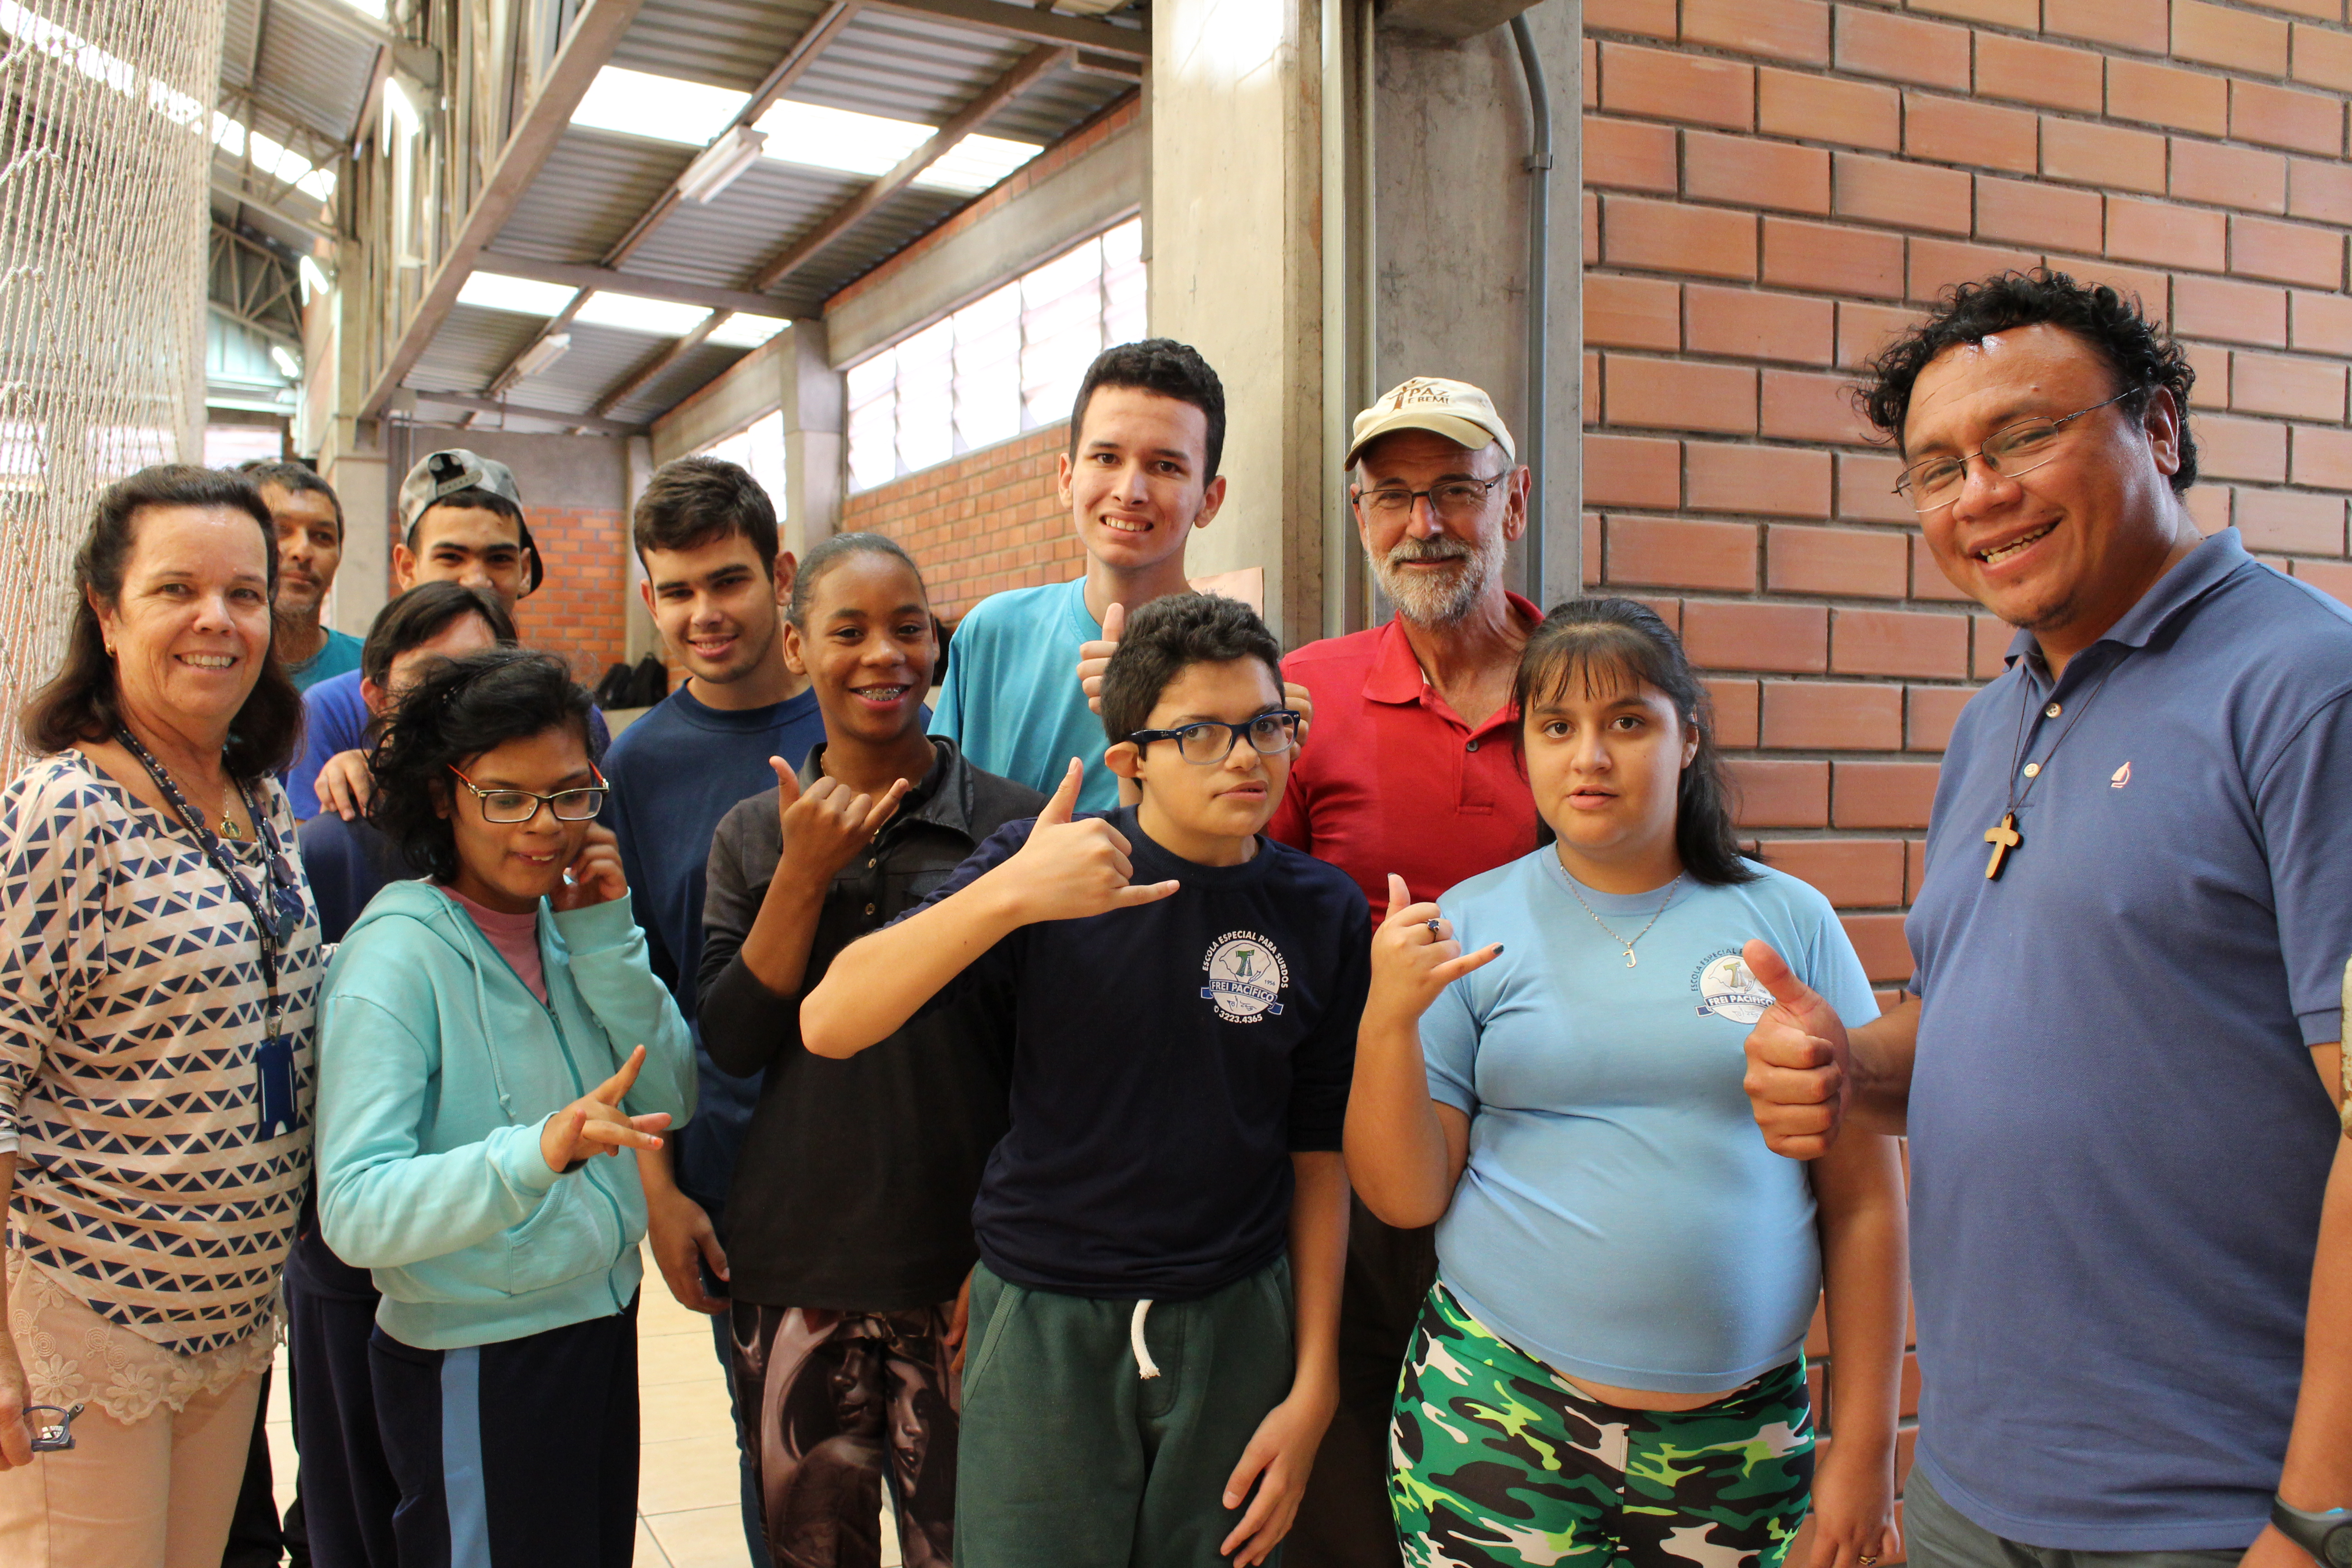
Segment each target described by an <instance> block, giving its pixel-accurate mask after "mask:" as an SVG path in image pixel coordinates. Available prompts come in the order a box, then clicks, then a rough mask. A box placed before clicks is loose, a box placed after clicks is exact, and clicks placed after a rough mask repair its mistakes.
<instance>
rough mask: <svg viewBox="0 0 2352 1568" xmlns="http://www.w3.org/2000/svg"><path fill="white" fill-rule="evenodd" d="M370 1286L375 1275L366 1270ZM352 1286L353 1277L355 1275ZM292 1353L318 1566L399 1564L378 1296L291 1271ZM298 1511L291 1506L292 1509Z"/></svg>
mask: <svg viewBox="0 0 2352 1568" xmlns="http://www.w3.org/2000/svg"><path fill="white" fill-rule="evenodd" d="M358 1281H359V1284H360V1285H361V1286H362V1287H365V1286H366V1285H367V1276H366V1275H365V1274H363V1273H362V1274H360V1275H359V1276H358ZM346 1284H348V1281H346ZM286 1309H287V1317H288V1325H287V1335H286V1337H287V1359H288V1361H289V1363H290V1364H291V1366H292V1368H293V1371H294V1388H293V1395H294V1399H293V1405H294V1440H295V1443H296V1444H297V1446H298V1447H299V1448H300V1450H301V1455H302V1464H301V1470H300V1475H299V1483H298V1484H299V1487H300V1490H301V1497H300V1500H299V1503H298V1505H297V1506H299V1508H300V1509H301V1510H302V1523H303V1530H304V1532H305V1534H306V1535H307V1536H308V1537H309V1540H310V1559H311V1561H312V1562H314V1563H317V1564H318V1568H394V1563H396V1562H397V1561H398V1558H397V1556H396V1554H395V1552H394V1547H393V1536H392V1512H393V1510H394V1507H395V1506H397V1505H398V1503H399V1501H400V1484H399V1483H398V1482H397V1481H395V1480H394V1479H393V1474H392V1466H391V1464H390V1462H389V1461H388V1460H386V1459H385V1458H384V1457H383V1438H382V1437H381V1436H379V1435H378V1434H377V1431H376V1397H375V1379H374V1374H373V1371H372V1370H371V1367H370V1364H369V1359H368V1341H369V1339H370V1338H371V1337H372V1336H373V1333H374V1331H375V1298H374V1296H373V1290H372V1289H370V1290H369V1292H368V1293H367V1294H364V1295H363V1294H362V1293H361V1291H360V1290H358V1289H348V1288H346V1289H326V1288H322V1287H320V1285H318V1284H316V1283H315V1282H313V1281H312V1280H311V1279H310V1276H309V1275H308V1274H306V1273H305V1272H303V1271H302V1270H300V1269H297V1268H289V1269H288V1270H287V1271H286ZM290 1513H291V1510H289V1516H290Z"/></svg>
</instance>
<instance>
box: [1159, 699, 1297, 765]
mask: <svg viewBox="0 0 2352 1568" xmlns="http://www.w3.org/2000/svg"><path fill="white" fill-rule="evenodd" d="M1221 731H1222V735H1223V739H1222V742H1221V741H1220V732H1221ZM1244 735H1246V736H1248V737H1249V743H1250V746H1251V749H1253V750H1254V751H1255V752H1257V754H1258V755H1259V756H1261V757H1271V756H1276V755H1278V754H1280V753H1281V752H1286V751H1288V750H1290V748H1291V747H1292V746H1294V745H1296V744H1297V741H1298V715H1297V713H1296V712H1294V711H1292V710H1290V709H1287V708H1276V709H1272V710H1268V711H1266V712H1264V713H1261V714H1259V715H1258V716H1257V717H1256V718H1255V719H1253V720H1251V721H1249V722H1248V723H1246V724H1228V723H1226V722H1224V721H1223V720H1221V719H1203V720H1202V721H1200V722H1199V723H1197V724H1184V725H1181V726H1179V727H1178V728H1176V729H1173V730H1138V731H1135V733H1133V734H1132V735H1129V737H1128V739H1129V740H1130V741H1132V742H1135V743H1136V744H1137V745H1139V746H1149V745H1150V744H1151V742H1154V741H1173V742H1176V754H1177V755H1178V756H1180V757H1181V758H1183V759H1184V760H1185V761H1186V762H1188V763H1201V764H1202V766H1204V767H1206V766H1210V765H1212V764H1214V763H1222V762H1223V761H1224V760H1225V759H1226V758H1227V757H1230V756H1232V755H1233V754H1234V747H1235V746H1237V745H1239V744H1241V742H1242V737H1243V736H1244Z"/></svg>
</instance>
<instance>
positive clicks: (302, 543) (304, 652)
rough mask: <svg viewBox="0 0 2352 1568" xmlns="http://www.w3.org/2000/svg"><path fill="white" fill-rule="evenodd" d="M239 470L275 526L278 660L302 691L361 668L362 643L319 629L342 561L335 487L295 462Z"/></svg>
mask: <svg viewBox="0 0 2352 1568" xmlns="http://www.w3.org/2000/svg"><path fill="white" fill-rule="evenodd" d="M237 472H239V473H241V474H243V475H244V476H245V477H246V478H247V479H251V480H252V481H253V488H254V489H257V490H259V491H260V492H261V501H262V504H263V505H264V506H267V507H268V509H269V518H270V521H272V522H274V523H276V524H277V525H278V596H277V598H276V599H274V600H273V601H271V606H272V607H273V608H274V609H276V610H277V612H278V636H277V638H276V641H277V644H278V658H279V659H280V660H281V661H283V662H284V664H285V666H286V673H287V674H288V675H289V676H290V677H291V678H292V679H293V681H294V689H296V690H298V691H308V690H310V688H312V687H313V686H316V685H317V684H318V683H319V682H320V681H322V680H325V679H328V678H329V677H331V676H337V675H341V674H344V673H345V672H347V671H350V670H354V669H357V668H359V667H360V639H359V638H358V637H353V636H352V634H351V633H349V632H339V631H337V630H336V629H335V628H334V627H332V626H322V625H321V624H320V619H319V616H320V611H321V610H322V609H323V608H324V607H325V605H326V603H327V595H328V594H329V593H330V592H331V590H332V589H333V588H334V586H335V572H336V569H337V568H338V567H340V566H341V565H342V563H343V503H342V501H341V500H340V499H339V498H338V497H337V496H336V494H335V492H334V489H333V487H331V486H330V485H329V484H328V483H327V481H326V480H324V479H320V477H319V476H318V473H317V472H316V471H315V470H314V469H311V468H306V467H304V466H303V465H302V464H300V463H295V462H278V463H273V462H268V461H264V460H260V459H256V460H255V461H253V462H249V463H239V464H238V465H237Z"/></svg>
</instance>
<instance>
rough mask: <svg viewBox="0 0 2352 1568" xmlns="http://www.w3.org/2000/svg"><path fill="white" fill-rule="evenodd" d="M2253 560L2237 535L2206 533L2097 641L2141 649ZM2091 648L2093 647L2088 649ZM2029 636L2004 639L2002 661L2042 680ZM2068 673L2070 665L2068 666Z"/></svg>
mask: <svg viewBox="0 0 2352 1568" xmlns="http://www.w3.org/2000/svg"><path fill="white" fill-rule="evenodd" d="M2255 564H2256V563H2255V561H2254V558H2253V557H2252V556H2251V555H2249V554H2247V553H2246V547H2245V544H2244V543H2243V542H2242V541H2241V539H2240V537H2239V534H2238V531H2237V530H2236V529H2234V528H2225V529H2223V530H2222V531H2221V532H2219V533H2215V534H2209V535H2208V536H2207V537H2206V538H2205V540H2204V541H2203V542H2201V543H2200V544H2199V545H2198V546H2197V548H2195V549H2194V550H2191V551H2190V552H2189V553H2188V554H2187V555H2186V556H2184V557H2183V558H2182V559H2181V560H2180V562H2179V564H2177V565H2175V566H2174V567H2173V568H2172V570H2171V571H2169V572H2167V573H2166V574H2164V575H2163V576H2161V577H2158V579H2157V580H2156V584H2155V585H2154V586H2153V587H2151V588H2149V589H2148V591H2147V593H2145V594H2143V595H2140V600H2139V603H2138V604H2137V605H2133V606H2132V607H2131V608H2130V609H2128V610H2126V611H2125V612H2124V617H2123V619H2121V620H2119V621H2117V622H2116V624H2115V625H2114V626H2110V627H2108V628H2107V631H2106V635H2105V636H2104V637H2100V638H2099V639H2098V642H2101V643H2115V644H2116V645H2117V646H2119V647H2132V648H2137V647H2147V645H2148V644H2149V643H2150V642H2151V641H2153V640H2155V638H2156V637H2158V634H2160V633H2162V632H2163V631H2164V630H2165V628H2167V627H2168V626H2170V625H2171V624H2172V623H2173V622H2174V621H2176V620H2178V619H2179V617H2180V616H2184V615H2186V614H2187V613H2188V612H2189V607H2190V606H2191V605H2195V604H2196V603H2197V601H2198V600H2200V599H2201V598H2203V597H2204V596H2205V595H2208V594H2210V593H2211V592H2212V591H2213V590H2214V589H2215V588H2218V587H2220V586H2221V584H2223V583H2225V582H2227V581H2228V580H2229V579H2230V578H2231V577H2233V576H2235V575H2237V574H2238V573H2240V572H2242V571H2243V570H2245V569H2247V568H2249V567H2251V566H2253V565H2255ZM2092 646H2093V647H2097V646H2098V643H2094V644H2093V645H2092ZM2038 647H2039V645H2038V644H2037V643H2036V642H2035V641H2034V638H2033V634H2032V632H2030V631H2027V630H2025V629H2024V628H2022V627H2021V628H2019V630H2018V633H2017V636H2015V637H2012V638H2011V639H2010V644H2009V652H2008V654H2007V655H2006V656H2005V661H2006V662H2007V663H2009V664H2011V665H2014V664H2016V663H2017V661H2018V660H2019V659H2021V658H2023V659H2026V660H2027V662H2028V666H2029V668H2032V669H2033V670H2034V672H2035V673H2036V674H2042V675H2043V676H2044V678H2045V679H2046V678H2047V677H2046V673H2045V672H2044V671H2043V669H2042V664H2041V661H2040V660H2039V659H2038V658H2032V657H2030V656H2032V655H2033V654H2035V653H2036V652H2037V651H2038ZM2068 668H2073V667H2072V666H2071V665H2070V666H2069V667H2068Z"/></svg>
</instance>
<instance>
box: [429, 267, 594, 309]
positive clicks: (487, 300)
mask: <svg viewBox="0 0 2352 1568" xmlns="http://www.w3.org/2000/svg"><path fill="white" fill-rule="evenodd" d="M573 292H574V290H572V289H567V288H565V287H564V286H563V285H562V284H561V283H539V282H534V281H533V280H532V279H529V278H509V277H508V276H507V275H506V274H505V273H503V272H476V273H473V274H470V275H469V276H468V277H467V279H466V281H465V284H464V286H463V287H461V288H460V289H458V290H457V303H459V304H460V305H478V306H480V307H481V308H482V309H483V310H512V311H513V312H514V313H515V314H517V315H519V316H552V315H554V314H555V313H556V312H557V311H559V310H562V309H563V307H564V306H566V305H569V304H570V303H572V294H573Z"/></svg>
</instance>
